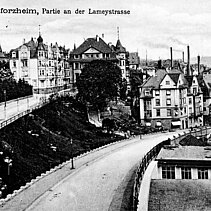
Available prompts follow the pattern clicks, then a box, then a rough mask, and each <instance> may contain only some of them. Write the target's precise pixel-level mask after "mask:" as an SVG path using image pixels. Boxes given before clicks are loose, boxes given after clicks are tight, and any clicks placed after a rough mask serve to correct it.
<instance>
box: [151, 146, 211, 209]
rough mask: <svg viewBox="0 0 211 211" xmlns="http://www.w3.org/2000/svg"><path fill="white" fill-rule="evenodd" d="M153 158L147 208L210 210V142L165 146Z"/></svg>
mask: <svg viewBox="0 0 211 211" xmlns="http://www.w3.org/2000/svg"><path fill="white" fill-rule="evenodd" d="M153 162H154V168H153V170H152V172H151V180H150V190H149V201H148V210H150V211H156V210H169V211H180V210H210V208H211V205H210V197H209V196H210V194H211V191H210V190H211V183H210V179H211V148H210V147H209V146H166V147H164V148H162V149H161V151H160V153H159V154H158V156H157V158H156V161H153Z"/></svg>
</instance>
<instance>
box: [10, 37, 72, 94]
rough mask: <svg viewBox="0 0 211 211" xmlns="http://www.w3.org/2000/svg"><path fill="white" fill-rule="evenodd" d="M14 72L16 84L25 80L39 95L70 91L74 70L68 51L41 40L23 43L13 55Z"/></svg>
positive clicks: (13, 51) (11, 65) (40, 38)
mask: <svg viewBox="0 0 211 211" xmlns="http://www.w3.org/2000/svg"><path fill="white" fill-rule="evenodd" d="M10 69H11V71H12V73H13V74H14V78H15V79H16V80H19V79H24V80H25V81H27V82H28V83H29V84H31V85H32V86H33V91H34V93H35V94H47V93H53V92H57V91H60V90H63V89H65V88H68V87H70V85H71V81H72V70H71V66H70V65H69V62H68V50H67V49H65V47H59V46H58V44H57V43H56V44H55V45H52V44H51V45H49V46H48V45H46V44H44V43H43V38H42V37H41V35H39V37H38V39H37V40H35V39H33V38H31V40H30V41H29V42H27V43H25V42H24V43H23V44H22V45H21V46H20V47H18V48H16V49H13V50H11V52H10Z"/></svg>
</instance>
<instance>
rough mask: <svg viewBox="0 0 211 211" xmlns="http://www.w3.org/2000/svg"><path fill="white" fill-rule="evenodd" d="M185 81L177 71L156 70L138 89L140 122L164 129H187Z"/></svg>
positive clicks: (186, 88) (186, 87)
mask: <svg viewBox="0 0 211 211" xmlns="http://www.w3.org/2000/svg"><path fill="white" fill-rule="evenodd" d="M187 90H188V86H187V81H186V79H185V78H184V75H183V74H182V73H181V72H180V71H178V70H175V71H172V70H171V71H170V72H167V71H166V70H162V69H161V70H157V72H156V75H155V76H154V77H150V78H149V79H148V80H147V81H146V82H145V83H144V84H143V85H142V86H141V87H140V120H141V122H142V123H143V124H146V125H148V126H150V125H151V126H152V127H156V126H162V127H164V128H168V129H169V128H174V127H180V128H188V111H187Z"/></svg>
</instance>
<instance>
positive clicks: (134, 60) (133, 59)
mask: <svg viewBox="0 0 211 211" xmlns="http://www.w3.org/2000/svg"><path fill="white" fill-rule="evenodd" d="M128 62H129V69H133V70H137V69H139V68H140V58H139V55H138V52H132V53H129V58H128Z"/></svg>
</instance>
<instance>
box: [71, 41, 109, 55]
mask: <svg viewBox="0 0 211 211" xmlns="http://www.w3.org/2000/svg"><path fill="white" fill-rule="evenodd" d="M91 47H92V48H95V49H96V50H98V51H100V52H101V53H111V52H112V50H111V48H110V47H109V45H108V44H106V43H105V42H104V40H102V39H101V38H100V37H99V38H98V39H96V38H88V39H86V40H85V41H84V42H83V43H82V44H81V45H80V46H79V47H78V48H76V49H75V50H73V51H72V53H71V54H82V53H84V52H85V51H86V50H88V49H89V48H91Z"/></svg>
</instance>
